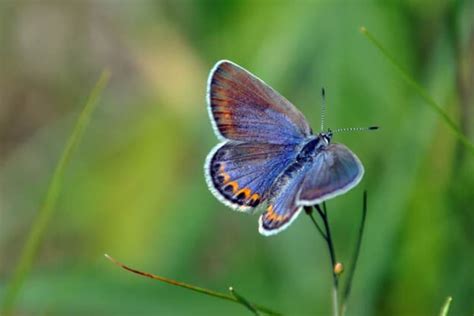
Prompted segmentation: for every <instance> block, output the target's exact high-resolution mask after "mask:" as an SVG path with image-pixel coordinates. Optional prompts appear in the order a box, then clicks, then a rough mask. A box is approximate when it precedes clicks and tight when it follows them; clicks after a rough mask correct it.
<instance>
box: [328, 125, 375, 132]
mask: <svg viewBox="0 0 474 316" xmlns="http://www.w3.org/2000/svg"><path fill="white" fill-rule="evenodd" d="M377 129H379V127H378V126H369V127H346V128H338V129H335V130H333V131H332V132H333V133H340V132H356V131H357V132H358V131H374V130H377Z"/></svg>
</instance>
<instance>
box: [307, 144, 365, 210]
mask: <svg viewBox="0 0 474 316" xmlns="http://www.w3.org/2000/svg"><path fill="white" fill-rule="evenodd" d="M363 175H364V167H363V166H362V163H361V162H360V160H359V158H357V156H356V155H355V154H354V153H352V152H351V151H350V150H349V148H347V147H346V146H344V145H341V144H331V145H329V146H327V147H326V148H325V149H324V150H322V151H321V152H320V153H319V154H318V155H317V156H316V157H315V159H314V160H313V162H312V163H311V167H310V168H309V169H308V170H307V172H306V176H305V179H304V181H303V185H302V188H301V193H300V194H299V197H298V200H299V201H298V203H299V204H300V205H315V204H319V203H321V202H323V201H325V200H328V199H330V198H333V197H335V196H338V195H340V194H343V193H345V192H347V191H349V190H350V189H352V188H353V187H355V186H356V185H357V184H358V183H359V182H360V180H361V179H362V176H363Z"/></svg>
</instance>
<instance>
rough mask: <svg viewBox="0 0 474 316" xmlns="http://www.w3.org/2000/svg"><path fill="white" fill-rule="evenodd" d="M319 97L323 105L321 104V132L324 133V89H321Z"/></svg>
mask: <svg viewBox="0 0 474 316" xmlns="http://www.w3.org/2000/svg"><path fill="white" fill-rule="evenodd" d="M321 97H322V99H323V103H322V104H321V131H324V115H325V113H326V91H325V90H324V87H323V88H321Z"/></svg>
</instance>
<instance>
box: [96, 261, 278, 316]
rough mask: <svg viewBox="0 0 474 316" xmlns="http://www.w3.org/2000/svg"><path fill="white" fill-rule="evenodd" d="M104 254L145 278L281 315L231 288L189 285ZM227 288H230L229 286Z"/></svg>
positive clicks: (269, 313)
mask: <svg viewBox="0 0 474 316" xmlns="http://www.w3.org/2000/svg"><path fill="white" fill-rule="evenodd" d="M104 256H105V257H106V258H107V259H109V260H110V261H112V262H113V263H114V264H115V265H117V266H119V267H120V268H122V269H124V270H127V271H129V272H132V273H135V274H138V275H141V276H144V277H146V278H150V279H153V280H157V281H160V282H164V283H168V284H171V285H174V286H179V287H182V288H185V289H188V290H191V291H194V292H198V293H202V294H206V295H209V296H213V297H217V298H220V299H223V300H227V301H231V302H234V303H238V304H242V305H244V306H245V307H247V308H248V306H247V305H246V304H245V303H244V301H245V302H246V303H248V304H249V306H251V307H252V308H253V309H257V310H259V311H261V312H263V313H265V314H268V315H281V314H280V313H277V312H275V311H272V310H271V309H269V308H266V307H264V306H261V305H257V304H253V303H249V302H248V301H247V300H244V301H242V300H241V299H239V298H237V297H236V296H235V295H234V294H235V291H233V290H231V293H232V294H233V295H228V294H224V293H220V292H216V291H212V290H208V289H206V288H203V287H199V286H195V285H191V284H188V283H184V282H179V281H176V280H173V279H168V278H165V277H162V276H159V275H156V274H152V273H148V272H143V271H140V270H137V269H134V268H131V267H129V266H127V265H125V264H123V263H121V262H120V261H117V260H115V259H114V258H112V257H111V256H109V255H108V254H105V255H104ZM229 289H230V288H229ZM239 297H240V298H242V297H241V296H239Z"/></svg>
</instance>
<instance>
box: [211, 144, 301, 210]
mask: <svg viewBox="0 0 474 316" xmlns="http://www.w3.org/2000/svg"><path fill="white" fill-rule="evenodd" d="M295 156H296V150H295V145H291V144H288V145H283V144H267V143H235V142H227V143H222V144H220V145H218V146H216V147H215V149H214V150H213V151H211V153H210V154H209V155H208V158H207V159H206V164H205V173H206V179H207V183H208V186H209V188H210V189H211V191H212V192H213V193H214V195H215V196H216V197H217V198H218V199H219V200H220V201H221V202H223V203H224V204H226V205H228V206H230V207H232V208H233V209H236V210H239V211H250V210H252V209H253V208H255V207H257V206H258V205H259V204H260V203H262V202H263V201H265V200H266V199H267V197H268V194H269V190H270V187H271V186H272V184H273V182H274V181H275V179H276V178H277V177H278V175H279V174H280V173H281V172H283V170H285V168H286V167H287V166H288V164H289V163H290V162H291V161H292V160H293V159H295Z"/></svg>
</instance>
